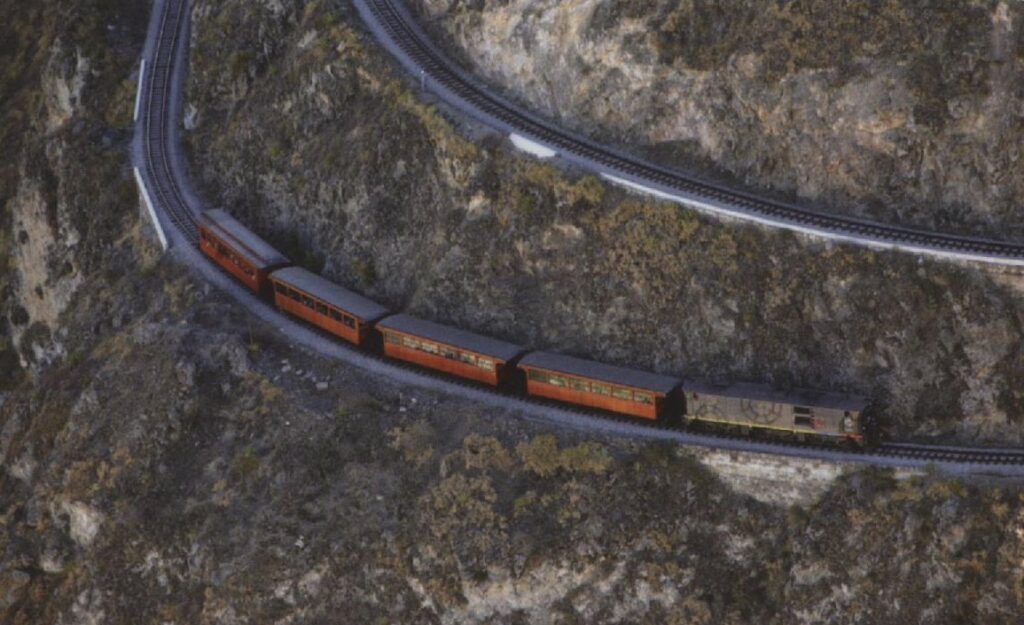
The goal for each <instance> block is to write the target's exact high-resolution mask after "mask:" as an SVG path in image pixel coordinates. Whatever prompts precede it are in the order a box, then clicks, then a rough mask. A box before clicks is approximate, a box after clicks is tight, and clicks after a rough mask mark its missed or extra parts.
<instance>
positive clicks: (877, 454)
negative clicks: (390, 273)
mask: <svg viewBox="0 0 1024 625" xmlns="http://www.w3.org/2000/svg"><path fill="white" fill-rule="evenodd" d="M355 2H356V4H357V5H358V6H359V7H360V11H361V12H362V13H363V15H364V18H367V17H368V14H367V13H366V11H367V10H370V13H371V14H372V16H373V17H372V19H377V20H381V23H386V24H388V28H389V29H390V30H389V31H388V32H390V33H391V34H392V36H393V37H394V39H392V40H390V41H391V45H398V44H399V43H401V45H403V46H405V47H407V48H408V49H409V50H411V51H414V52H416V55H417V56H416V58H418V59H420V60H421V62H422V63H423V64H422V68H423V71H425V72H426V71H429V73H430V75H431V78H432V79H434V80H438V78H437V77H438V76H447V78H445V80H447V81H450V83H451V84H452V85H453V88H455V87H457V88H458V89H460V90H461V91H462V92H463V93H465V94H466V97H469V96H472V98H474V99H475V100H476V101H478V102H480V103H481V106H482V105H483V104H486V105H487V106H488V107H491V108H490V109H488V110H493V111H494V112H495V113H500V114H501V115H502V119H505V120H506V121H505V122H504V123H506V124H509V125H511V124H512V123H513V122H514V123H516V124H517V125H515V126H512V129H513V130H515V131H517V132H521V133H524V134H526V135H528V136H530V137H533V138H535V139H537V140H538V141H542V142H544V143H546V144H549V145H552V146H554V147H557V148H558V149H559V150H560V151H563V152H565V151H572V150H578V151H579V152H580V153H582V154H586V155H587V158H591V159H593V160H594V161H595V162H601V163H604V164H605V165H604V166H605V167H608V168H611V169H613V170H614V172H616V173H618V174H625V175H627V176H631V177H632V178H631V179H634V180H635V179H637V178H640V179H643V180H645V181H648V182H659V181H660V182H663V183H664V184H666V185H669V184H671V185H682V184H683V183H685V184H687V185H692V186H687V187H685V188H687V189H696V190H697V191H699V192H701V193H704V192H707V193H711V194H712V197H714V198H718V199H719V200H721V201H733V200H734V199H736V198H740V199H742V200H743V202H744V204H743V205H744V206H750V207H752V210H754V209H756V210H760V208H758V207H762V206H764V207H767V208H771V207H774V206H775V205H773V204H771V203H768V202H763V201H761V200H758V199H756V198H750V197H747V196H743V195H742V194H735V193H733V192H727V191H722V190H715V189H710V190H705V189H702V188H701V187H700V186H699V184H702V183H696V182H687V181H686V179H685V178H682V177H681V176H680V175H679V174H677V173H674V172H668V171H666V170H663V169H661V168H656V167H654V166H652V165H649V164H644V163H640V162H635V161H632V160H630V159H628V158H627V157H625V156H623V155H621V154H619V153H616V152H614V151H602V150H601V149H600V146H596V145H595V144H593V143H591V142H588V141H586V140H582V139H579V138H575V137H573V136H572V135H569V134H567V133H563V132H561V131H559V130H558V129H557V128H553V127H550V126H549V125H546V123H543V122H542V121H541V120H537V119H536V118H535V117H533V116H532V115H530V114H528V113H525V112H521V111H517V110H515V108H514V107H511V108H507V107H506V108H502V107H500V106H499V105H500V104H502V101H501V100H500V99H497V98H495V97H491V96H489V95H488V94H486V93H485V92H483V91H481V90H480V89H479V88H478V87H475V86H473V85H471V84H469V83H470V81H469V79H468V77H466V76H465V75H464V74H463V73H462V72H461V70H455V69H454V68H452V67H451V66H450V65H449V64H447V63H445V62H443V60H442V59H441V58H440V57H439V56H437V55H436V53H435V52H433V51H432V50H428V49H427V47H428V46H427V44H426V40H425V38H423V37H422V34H421V33H420V32H419V31H418V30H417V29H416V28H415V26H413V25H410V24H409V23H408V21H407V20H406V19H405V18H404V16H403V13H402V12H401V11H400V10H398V9H396V8H395V7H394V5H393V3H392V1H391V0H355ZM155 6H156V7H157V8H156V10H157V11H159V19H156V18H154V20H153V21H152V23H151V28H150V44H151V45H149V46H147V49H148V52H147V55H148V58H147V59H146V61H147V72H146V73H145V75H144V76H143V82H142V84H140V86H139V89H140V98H141V107H140V116H139V119H138V121H137V126H136V131H137V135H138V136H137V142H138V143H137V145H138V148H137V151H136V153H135V159H136V161H137V163H136V164H137V165H138V166H139V167H140V169H141V171H142V172H143V174H142V180H140V184H144V185H146V187H147V188H148V189H150V190H152V194H151V195H152V199H153V202H154V204H155V211H156V212H157V213H158V219H159V216H164V218H165V219H167V220H168V222H169V224H170V225H171V226H173V230H174V236H175V238H176V240H177V241H178V242H179V243H184V244H186V245H185V247H186V248H188V249H187V250H185V251H186V252H187V254H186V255H185V256H181V255H179V258H183V259H185V260H186V262H188V263H190V264H191V263H195V262H196V259H198V258H201V256H199V255H197V254H195V253H194V252H195V250H196V249H198V247H199V243H200V240H199V235H198V232H199V229H198V224H199V223H200V221H201V217H200V211H198V210H196V208H194V207H193V205H190V201H189V193H188V192H187V191H186V190H185V189H184V187H185V186H186V185H187V180H185V178H184V175H183V173H182V172H181V170H180V168H176V167H175V165H174V158H175V154H176V149H177V148H176V145H175V142H176V125H177V124H178V120H177V119H175V113H174V111H175V101H176V98H178V97H180V84H176V83H180V81H181V80H182V75H183V71H182V70H183V67H181V66H180V65H179V63H180V61H181V60H182V59H184V58H185V50H184V49H183V48H182V44H183V42H184V41H186V40H187V39H186V38H185V33H186V32H187V16H188V0H157V2H156V4H155ZM368 19H370V18H368ZM372 26H373V24H372V23H371V27H372ZM384 43H385V44H386V45H388V44H387V42H384ZM648 176H649V177H648ZM680 181H682V182H680ZM673 188H676V187H673ZM193 204H194V196H193ZM767 208H766V210H767ZM772 210H777V211H779V212H778V213H773V214H779V215H791V216H792V215H795V217H793V218H801V219H804V218H805V219H807V220H808V223H814V224H826V225H828V224H833V223H835V224H837V225H842V227H843V228H844V229H843V230H842V232H846V233H851V232H868V233H877V234H878V236H888V235H893V236H897V235H895V234H893V233H903V232H905V231H904V230H903V229H900V228H889V227H886V226H884V225H881V224H870V223H867V222H856V221H855V220H846V219H844V218H840V217H832V216H824V215H813V214H807V215H804V213H792V212H786V211H793V210H799V209H792V208H786V207H777V208H772ZM906 232H907V234H905V235H904V234H899V235H898V236H900V237H903V238H900V239H898V240H899V241H917V242H919V243H921V244H925V243H927V244H929V245H930V244H935V245H940V244H941V245H942V246H945V247H944V248H943V249H957V250H970V251H971V253H972V254H983V255H985V259H984V260H986V261H987V262H1000V260H999V259H1003V260H1005V261H1007V262H1006V263H1005V264H1013V263H1011V262H1009V261H1021V262H1022V263H1024V249H1021V246H1017V245H1014V244H1008V243H998V242H991V241H983V240H980V239H972V238H958V237H953V236H952V235H941V234H931V233H920V232H910V231H906ZM885 233H888V235H886V234H885ZM275 284H276V283H275ZM281 293H282V291H281V290H279V291H278V295H280V294H281ZM235 295H236V297H238V299H240V300H243V301H244V303H246V304H247V305H251V306H252V307H253V309H254V310H256V311H257V313H258V314H259V315H260V316H263V317H264V318H268V317H267V315H268V314H274V315H275V322H278V321H280V319H281V317H282V316H281V315H280V314H279V313H277V312H274V313H270V312H269V311H268V310H267V309H269V308H270V307H268V306H267V305H266V304H265V303H263V302H262V301H261V300H259V299H258V298H251V297H246V296H245V295H238V294H237V293H236V294H235ZM282 323H287V322H282ZM410 328H413V329H415V326H410ZM393 329H394V330H399V331H402V330H404V328H402V327H401V326H399V327H396V328H393ZM303 332H305V333H306V334H305V336H307V337H308V336H313V337H314V338H313V339H312V340H309V339H306V343H307V345H310V346H313V344H314V343H315V342H316V338H315V337H317V336H319V337H321V338H322V337H323V335H322V334H321V335H316V334H314V335H309V334H308V332H309V330H308V329H305V330H303ZM332 350H333V347H332ZM333 353H337V352H336V351H334V352H333ZM427 356H430V355H429V354H427ZM345 359H346V360H349V361H350V362H357V363H362V364H361V366H365V367H366V368H368V369H372V370H375V371H383V372H385V373H387V374H388V375H390V376H391V377H396V378H400V379H412V380H414V383H416V384H419V385H422V386H431V387H441V388H442V389H444V390H450V391H455V392H457V393H460V394H463V395H465V396H468V397H471V398H473V399H483V400H484V401H491V402H493V403H495V404H496V405H498V404H500V405H502V406H504V407H509V406H511V407H513V408H515V409H520V410H521V411H522V412H524V413H526V414H528V415H534V416H540V415H543V417H542V418H545V419H548V420H555V421H562V422H568V421H570V420H573V419H577V420H578V419H580V418H581V417H580V415H581V414H582V415H583V417H582V418H584V419H585V423H598V422H599V421H602V420H604V421H607V422H609V423H611V424H613V425H609V426H607V427H605V428H604V429H606V430H608V431H617V432H620V433H630V434H640V435H652V434H645V432H647V433H650V432H653V433H654V434H653V435H654V436H656V437H658V438H665V439H668V440H677V441H679V442H683V443H687V444H696V445H702V446H706V447H713V448H720V449H732V450H741V451H752V452H758V453H773V454H779V455H788V456H796V457H803V458H814V459H824V460H832V461H838V462H856V463H865V464H879V465H888V466H904V467H924V466H928V465H936V466H939V467H943V468H945V469H946V470H948V471H950V472H952V473H961V474H962V473H982V474H986V473H991V474H994V475H1013V476H1024V449H984V448H969V447H944V446H934V445H918V444H904V443H884V444H882V445H880V446H878V447H876V448H874V449H871V450H842V449H835V448H831V447H823V446H821V445H820V444H817V443H814V442H810V443H806V442H792V441H791V442H779V441H763V440H756V441H751V440H746V439H744V438H742V437H740V436H737V435H735V434H728V435H708V434H700V433H696V434H695V433H689V432H684V431H682V430H681V429H680V428H679V427H678V426H677V425H671V424H662V423H645V424H637V423H634V422H629V423H626V424H625V425H622V426H621V427H615V426H614V424H616V423H617V424H623V423H624V421H623V418H622V417H614V416H608V415H599V414H595V413H592V412H587V411H581V410H580V409H574V408H567V407H564V406H563V407H553V406H552V405H551V404H550V403H548V402H546V401H545V400H543V399H540V400H534V401H528V400H523V399H515V398H513V399H510V398H508V397H507V396H505V395H500V394H498V393H497V392H495V391H487V390H485V389H481V388H479V387H478V386H471V387H468V386H466V385H465V384H464V383H461V382H459V381H458V380H453V379H450V378H439V377H438V376H437V375H435V374H431V373H429V372H423V371H422V370H415V371H414V372H412V373H410V368H409V366H408V365H402V364H396V363H394V362H392V361H390V360H388V361H384V359H383V358H382V357H380V356H376V357H370V358H369V359H368V357H367V354H365V353H363V352H358V351H357V350H353V349H351V348H350V349H349V350H348V352H347V357H345ZM382 361H383V362H382ZM367 363H369V364H367ZM460 389H463V390H461V391H460ZM553 415H554V416H553ZM577 427H579V425H578V424H577Z"/></svg>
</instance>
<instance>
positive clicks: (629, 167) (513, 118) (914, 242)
mask: <svg viewBox="0 0 1024 625" xmlns="http://www.w3.org/2000/svg"><path fill="white" fill-rule="evenodd" d="M353 2H354V4H355V5H356V7H357V8H358V10H359V12H360V15H361V16H362V17H363V20H364V21H365V22H366V24H367V26H368V27H369V29H370V31H371V32H372V33H373V34H374V36H375V37H376V38H377V39H378V41H379V42H380V43H381V44H382V45H383V46H384V47H385V48H387V49H388V50H389V51H391V52H392V54H394V55H395V57H396V58H397V59H398V61H399V62H400V63H401V64H402V65H403V66H404V67H405V68H406V69H407V70H408V71H409V72H411V73H412V74H414V75H415V76H417V77H418V80H420V81H421V82H423V83H424V84H426V82H427V79H429V81H430V84H431V86H432V87H434V91H435V92H436V93H437V94H438V95H439V96H440V97H441V98H442V99H444V100H445V101H446V102H447V103H448V104H451V105H454V106H455V107H456V108H458V109H460V110H461V111H463V112H465V113H467V114H469V115H471V116H473V117H474V118H476V119H478V120H480V121H481V122H483V123H485V124H487V125H490V126H492V127H495V128H498V129H500V130H503V131H506V132H510V133H515V134H518V135H525V136H527V137H529V138H530V139H533V140H535V141H537V142H539V143H541V144H543V145H545V146H548V147H550V148H552V149H553V150H555V151H556V152H558V153H559V154H560V155H561V156H562V157H563V158H567V159H568V160H570V161H572V162H574V163H575V164H577V165H579V166H582V167H584V168H587V169H590V170H592V171H595V172H597V173H599V174H602V175H604V176H605V177H606V178H608V179H610V180H612V181H616V182H621V183H624V184H626V185H627V186H630V187H633V188H635V189H638V190H644V191H648V192H652V193H655V194H657V195H660V196H662V197H667V198H668V199H673V200H676V201H679V202H681V203H684V204H687V205H690V206H691V207H694V208H697V209H698V210H702V211H704V212H708V213H713V214H717V215H724V216H728V217H732V218H738V219H743V220H748V221H754V222H757V223H761V224H764V225H767V226H770V227H776V228H785V229H788V230H794V231H798V232H803V233H805V234H811V235H814V236H818V237H822V238H826V239H832V240H837V241H845V242H850V243H855V244H859V245H865V246H870V247H876V248H895V249H903V250H906V251H909V252H914V253H919V254H927V255H931V256H939V257H946V258H956V259H962V260H971V261H978V262H984V263H991V264H996V265H1007V266H1024V243H1014V242H1008V241H997V240H991V239H985V238H980V237H971V236H963V235H957V234H951V233H942V232H931V231H924V230H918V229H913V228H907V227H902V226H895V225H889V224H884V223H879V222H874V221H870V220H865V219H858V218H855V217H846V216H842V215H835V214H828V213H822V212H818V211H815V210H810V209H807V208H803V207H799V206H795V205H792V204H787V203H784V202H778V201H774V200H767V199H764V198H760V197H757V196H755V195H753V194H750V193H746V192H742V191H738V190H735V189H730V188H727V187H724V186H721V185H718V184H715V183H712V182H708V181H706V180H701V179H699V178H696V177H694V176H691V175H687V174H686V173H684V172H680V171H676V170H672V169H668V168H666V167H662V166H660V165H656V164H654V163H651V162H649V161H646V160H644V159H642V158H639V157H636V156H634V155H630V154H626V153H624V152H623V151H621V150H619V149H616V148H613V147H610V146H606V145H601V144H599V143H596V142H594V141H592V140H590V139H587V138H586V137H582V136H580V135H578V134H575V133H572V132H568V131H566V130H564V129H562V128H559V127H558V126H557V125H555V124H554V123H552V122H550V121H548V120H545V119H542V118H541V117H539V116H537V115H535V114H533V113H531V112H530V111H527V110H525V109H523V107H521V106H520V105H518V104H516V103H514V102H511V101H510V100H508V99H507V98H504V97H502V96H500V95H498V94H496V93H494V92H493V91H492V90H490V89H488V88H487V87H486V86H484V85H482V84H481V83H480V82H479V81H478V80H476V79H475V78H474V77H472V76H470V75H469V74H468V73H467V72H465V71H464V70H463V69H462V68H460V67H458V66H457V65H456V64H455V63H454V62H452V61H451V60H450V59H448V58H447V57H446V56H445V55H444V54H443V53H442V52H440V51H439V50H438V48H437V46H436V45H434V43H433V42H432V41H431V40H430V39H429V38H428V37H427V36H426V35H425V34H424V32H423V30H422V29H421V28H420V27H419V25H418V24H416V23H415V21H414V20H413V19H412V18H411V17H410V16H409V13H408V11H407V10H406V9H405V8H404V7H402V6H401V4H400V3H399V2H398V1H397V0H353Z"/></svg>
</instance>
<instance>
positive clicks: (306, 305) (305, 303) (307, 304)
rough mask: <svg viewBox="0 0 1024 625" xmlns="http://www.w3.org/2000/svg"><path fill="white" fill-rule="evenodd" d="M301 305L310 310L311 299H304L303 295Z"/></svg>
mask: <svg viewBox="0 0 1024 625" xmlns="http://www.w3.org/2000/svg"><path fill="white" fill-rule="evenodd" d="M302 305H303V306H305V307H306V308H312V307H313V300H312V298H309V297H306V296H305V295H303V296H302Z"/></svg>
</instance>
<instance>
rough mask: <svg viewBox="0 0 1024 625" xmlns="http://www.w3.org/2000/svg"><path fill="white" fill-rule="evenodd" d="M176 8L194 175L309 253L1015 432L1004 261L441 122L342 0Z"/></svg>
mask: <svg viewBox="0 0 1024 625" xmlns="http://www.w3.org/2000/svg"><path fill="white" fill-rule="evenodd" d="M194 17H195V27H194V30H193V49H192V50H193V56H192V73H191V78H190V87H189V95H188V99H189V104H188V108H189V120H188V127H189V128H190V129H191V132H190V133H187V134H188V137H187V140H188V143H189V147H190V149H191V151H192V155H193V156H192V159H193V163H194V168H193V169H194V174H195V175H196V177H197V179H199V180H200V182H201V183H202V184H203V185H204V186H205V187H206V191H207V195H208V197H209V198H211V200H212V201H213V202H215V203H218V204H222V205H223V206H225V207H226V208H228V209H230V210H231V211H232V212H234V213H235V214H237V215H238V216H239V217H240V218H242V219H243V220H244V221H245V222H246V223H249V224H251V225H252V226H253V227H254V228H256V229H257V230H258V231H259V232H261V233H262V234H264V235H266V236H267V237H268V238H270V239H271V240H272V241H274V242H275V243H276V244H277V245H279V246H281V247H282V248H284V249H286V250H287V251H289V252H290V253H291V254H292V255H293V256H294V257H297V258H299V259H300V261H302V262H304V263H305V264H306V265H308V266H309V267H311V268H313V269H316V270H320V269H322V270H323V271H324V273H325V274H326V275H328V276H330V277H331V278H333V279H335V280H337V281H339V282H341V283H343V284H346V285H349V286H353V287H356V288H358V289H360V290H362V291H365V292H366V293H367V294H369V295H371V296H372V297H375V298H377V299H378V300H380V301H382V302H386V303H387V304H389V305H392V306H395V307H407V308H409V309H410V310H412V311H414V312H415V313H417V314H421V315H424V316H427V317H430V318H434V319H438V320H442V321H446V322H450V323H456V324H459V325H462V326H465V327H468V328H473V329H477V330H481V331H485V332H489V333H492V334H495V335H498V336H503V337H507V338H512V339H516V340H519V341H523V342H527V343H529V344H532V345H535V346H538V347H551V348H556V349H560V350H563V351H567V352H574V353H579V354H584V355H589V356H593V357H599V358H602V359H605V360H608V361H612V362H620V363H626V364H631V365H636V366H641V367H647V368H652V369H657V370H660V371H665V372H671V373H674V374H685V375H691V376H693V375H696V376H711V377H714V378H718V379H722V380H730V379H747V380H754V381H766V382H775V383H779V384H796V385H804V386H814V387H825V388H834V389H842V390H850V391H859V392H862V393H866V394H869V395H871V396H872V397H874V398H876V399H877V400H878V402H879V404H880V406H882V408H883V410H884V413H885V418H886V420H887V421H888V423H889V425H890V426H891V428H892V431H893V433H894V434H896V435H901V436H905V435H908V434H913V433H915V432H920V433H936V432H942V433H953V432H955V433H958V434H959V435H960V436H961V437H963V438H965V439H969V438H974V437H978V438H981V439H989V440H999V441H1003V442H1015V441H1018V440H1021V431H1022V430H1021V428H1020V422H1021V418H1022V417H1024V394H1022V391H1021V388H1024V386H1022V383H1024V367H1021V358H1022V352H1021V348H1022V337H1024V332H1022V326H1024V301H1022V298H1021V295H1020V292H1019V291H1017V290H1015V288H1014V287H1013V286H1012V285H1014V281H1013V280H1012V279H1008V278H1007V279H1005V280H1004V279H1003V278H1002V277H1000V276H993V275H991V274H988V273H985V272H983V271H980V270H975V269H972V268H959V267H956V266H952V265H949V264H944V263H934V262H918V260H917V259H915V258H913V257H910V256H908V255H903V254H888V253H887V254H878V253H874V252H871V251H866V250H862V249H853V248H848V247H843V246H837V247H824V246H822V245H820V244H816V243H808V242H806V241H803V240H800V239H798V238H796V237H795V236H793V235H791V234H787V233H778V232H766V231H763V230H760V229H758V228H753V227H745V226H736V225H730V224H725V225H723V224H720V223H714V222H709V221H707V220H703V219H700V218H698V217H696V216H695V215H693V214H692V213H689V212H686V211H683V210H681V209H679V208H678V207H674V206H669V205H663V204H655V203H649V202H645V201H643V200H638V199H636V198H631V197H628V196H626V195H624V194H623V193H622V192H620V191H618V190H615V189H611V188H608V187H606V186H604V185H602V184H601V183H600V182H598V181H597V180H594V179H593V178H589V177H583V178H579V177H578V176H576V175H574V174H567V173H565V172H562V171H559V170H557V169H553V168H552V167H550V166H548V165H545V164H541V163H538V162H536V161H534V160H531V159H528V158H521V157H520V156H519V155H517V154H515V153H513V152H511V151H510V150H509V149H508V147H507V143H506V142H504V140H503V139H501V138H500V137H494V136H492V135H487V134H486V133H483V132H481V131H480V129H478V128H472V127H468V128H459V129H458V131H455V130H453V129H452V127H451V125H450V124H451V121H450V120H446V119H445V118H444V117H443V116H442V115H440V114H439V113H438V112H437V111H436V110H435V109H434V108H433V107H432V106H429V105H425V104H423V103H421V102H420V101H419V100H418V99H417V96H416V93H415V92H413V91H410V85H409V84H407V83H405V82H403V79H404V76H402V75H401V74H396V73H395V72H394V70H393V69H392V66H391V64H390V61H389V59H388V58H387V57H386V56H384V55H383V54H382V53H381V52H380V51H379V49H378V48H376V47H375V46H374V44H373V42H372V41H366V40H364V39H361V36H360V34H359V32H361V31H360V30H359V28H360V27H359V21H358V18H356V17H355V16H354V15H353V13H352V11H351V9H350V8H349V7H348V6H347V5H343V6H342V7H341V8H340V9H335V8H331V7H330V5H328V4H327V3H321V2H312V1H310V2H307V1H304V0H293V1H291V2H273V3H241V2H227V3H218V4H214V3H210V2H202V1H200V2H197V3H196V5H195V10H194ZM524 28H525V27H524ZM412 88H414V87H412ZM458 123H461V122H458ZM741 130H742V128H741V127H738V128H736V129H734V132H736V133H738V134H742V133H741ZM1017 288H1019V285H1018V287H1017Z"/></svg>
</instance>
